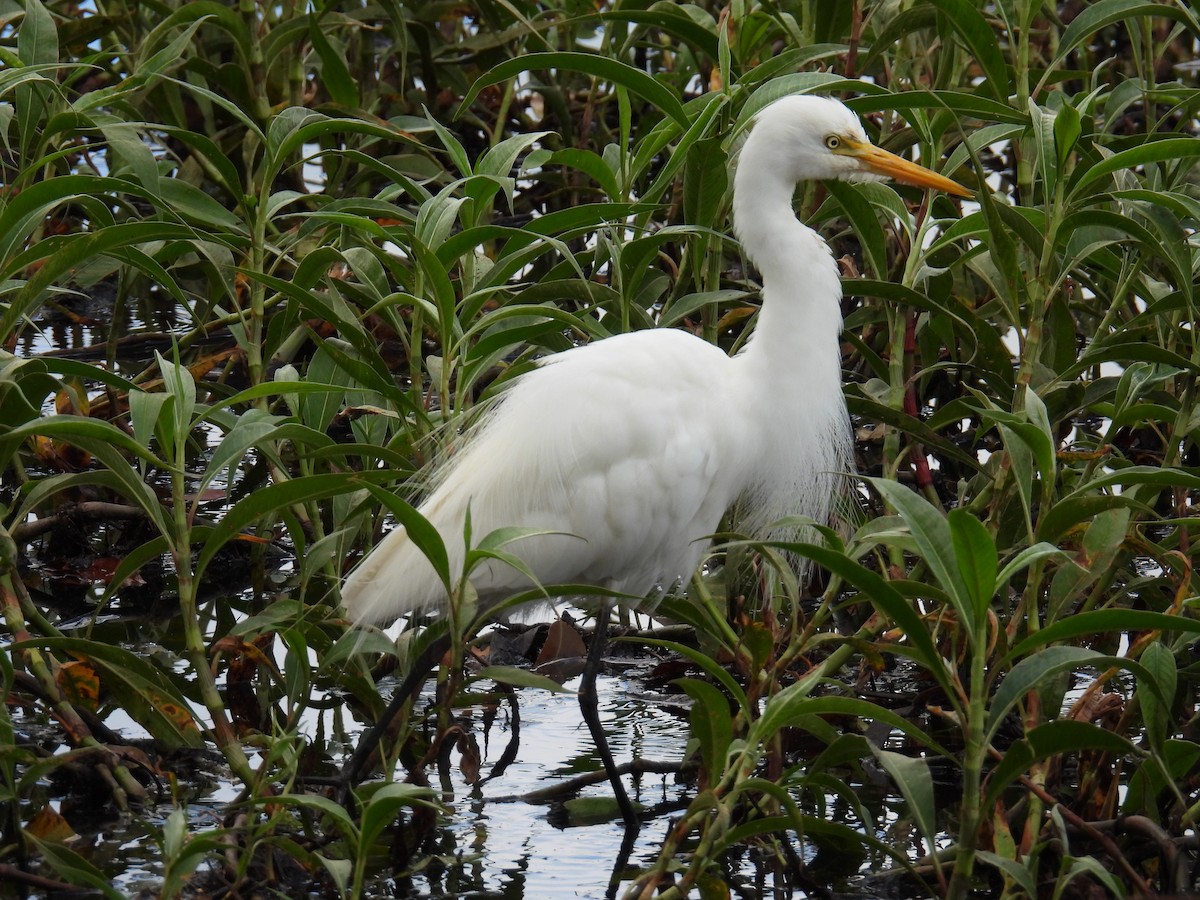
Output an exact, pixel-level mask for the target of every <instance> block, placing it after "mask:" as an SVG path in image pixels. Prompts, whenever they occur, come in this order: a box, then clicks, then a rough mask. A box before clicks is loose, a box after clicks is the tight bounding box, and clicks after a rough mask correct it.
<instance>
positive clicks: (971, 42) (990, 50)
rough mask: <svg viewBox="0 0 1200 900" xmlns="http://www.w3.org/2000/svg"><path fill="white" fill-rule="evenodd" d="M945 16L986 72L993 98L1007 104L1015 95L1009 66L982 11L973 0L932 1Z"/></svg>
mask: <svg viewBox="0 0 1200 900" xmlns="http://www.w3.org/2000/svg"><path fill="white" fill-rule="evenodd" d="M929 2H930V3H931V4H932V5H933V6H936V7H937V8H938V9H939V10H940V11H941V12H942V13H943V14H944V20H945V21H946V22H947V23H948V24H949V25H950V27H951V28H953V29H954V31H955V32H956V33H957V34H958V36H959V38H961V39H962V42H963V43H964V44H965V45H966V47H967V49H968V50H969V51H970V55H971V58H972V59H973V60H974V61H975V62H977V63H979V66H980V68H981V69H983V73H984V77H985V78H986V81H985V82H984V83H985V85H986V86H987V89H988V91H989V92H990V93H991V95H992V97H993V98H994V99H996V100H998V101H1001V102H1003V101H1005V100H1007V99H1008V96H1009V94H1010V93H1012V87H1011V85H1010V84H1009V81H1008V64H1007V63H1006V62H1005V59H1004V54H1003V53H1002V52H1001V50H1000V41H999V39H998V37H997V35H996V33H995V32H994V31H993V30H992V26H991V25H989V24H988V22H987V20H986V19H985V18H984V17H983V14H982V13H981V12H980V11H979V7H978V6H977V5H976V4H975V3H972V2H970V0H929Z"/></svg>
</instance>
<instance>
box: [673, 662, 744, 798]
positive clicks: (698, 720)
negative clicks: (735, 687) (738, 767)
mask: <svg viewBox="0 0 1200 900" xmlns="http://www.w3.org/2000/svg"><path fill="white" fill-rule="evenodd" d="M675 684H677V685H679V687H681V688H682V689H683V690H684V692H685V693H686V694H687V695H688V696H689V697H691V698H692V709H691V712H690V713H689V714H688V721H689V722H690V723H691V729H692V736H693V737H694V738H696V740H697V741H699V743H700V756H701V758H702V759H703V761H704V771H705V772H706V773H707V774H708V783H709V784H710V785H714V784H716V783H717V782H718V781H720V779H721V776H722V775H723V774H724V772H725V757H726V754H728V753H729V745H730V743H731V742H732V741H733V717H732V716H731V715H730V713H729V698H728V697H726V696H725V694H723V693H722V692H721V691H720V689H719V688H717V687H714V686H713V685H711V684H709V683H708V682H707V681H700V680H699V679H696V678H679V679H676V681H675Z"/></svg>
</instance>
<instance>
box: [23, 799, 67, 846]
mask: <svg viewBox="0 0 1200 900" xmlns="http://www.w3.org/2000/svg"><path fill="white" fill-rule="evenodd" d="M25 830H26V831H27V832H29V833H30V834H32V835H33V836H34V837H35V838H38V839H39V840H43V841H49V842H50V843H54V844H65V843H67V841H73V840H75V839H76V838H77V837H79V835H78V834H76V833H75V829H74V828H72V827H71V826H70V825H69V824H68V823H67V820H66V819H64V818H63V817H62V816H61V815H59V814H58V813H57V812H55V811H54V809H53V808H51V807H50V806H49V805H46V806H43V807H42V808H41V809H39V810H38V811H37V814H36V815H34V817H33V818H32V819H31V820H30V821H29V824H27V825H26V826H25Z"/></svg>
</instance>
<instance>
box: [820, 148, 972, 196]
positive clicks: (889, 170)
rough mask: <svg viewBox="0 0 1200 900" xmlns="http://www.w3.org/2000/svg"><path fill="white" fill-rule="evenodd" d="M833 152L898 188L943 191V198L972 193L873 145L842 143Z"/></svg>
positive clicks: (943, 177) (970, 194) (945, 178)
mask: <svg viewBox="0 0 1200 900" xmlns="http://www.w3.org/2000/svg"><path fill="white" fill-rule="evenodd" d="M834 152H841V153H843V154H845V155H846V156H850V157H853V158H854V159H856V160H858V161H859V162H860V163H861V164H862V167H863V168H864V169H866V170H867V171H868V172H873V173H875V174H877V175H885V176H887V177H888V178H891V179H892V180H893V181H899V182H900V183H901V184H911V185H914V186H915V187H923V188H933V189H934V190H938V191H945V192H946V193H947V194H953V195H954V196H956V197H973V196H974V192H972V191H971V190H969V189H968V188H965V187H963V186H962V185H961V184H959V183H958V182H957V181H953V180H951V179H949V178H947V177H945V176H944V175H939V174H938V173H937V172H932V171H930V170H929V169H926V168H925V167H924V166H919V165H917V164H916V163H915V162H909V161H908V160H907V159H903V158H901V157H899V156H897V155H896V154H894V153H888V152H887V151H886V150H881V149H880V148H879V147H876V146H875V145H874V144H860V143H858V142H857V141H853V142H852V141H850V140H847V139H843V142H842V148H841V150H840V151H834Z"/></svg>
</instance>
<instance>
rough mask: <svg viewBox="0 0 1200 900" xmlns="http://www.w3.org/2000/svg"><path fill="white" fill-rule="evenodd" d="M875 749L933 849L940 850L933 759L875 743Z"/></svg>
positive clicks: (930, 848) (880, 761)
mask: <svg viewBox="0 0 1200 900" xmlns="http://www.w3.org/2000/svg"><path fill="white" fill-rule="evenodd" d="M870 746H871V752H873V753H874V754H875V758H876V759H877V760H879V764H880V765H882V766H883V768H884V769H885V770H887V773H888V775H890V776H891V777H892V781H894V782H895V783H896V787H898V788H899V789H900V793H901V795H902V796H903V797H904V799H905V800H906V801H907V802H908V810H909V812H910V813H911V814H912V817H913V819H914V820H915V821H916V823H917V828H918V829H920V831H921V834H922V835H923V836H924V838H925V843H926V845H927V846H928V847H929V852H930V853H934V852H936V850H937V839H938V836H939V834H940V831H939V828H938V814H937V803H936V801H935V800H934V796H933V776H932V775H931V774H930V773H929V763H928V762H927V761H926V760H924V759H921V758H920V757H912V756H904V755H903V754H900V753H893V752H892V751H890V750H881V749H879V748H878V747H876V746H875V745H874V744H872V745H870Z"/></svg>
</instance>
